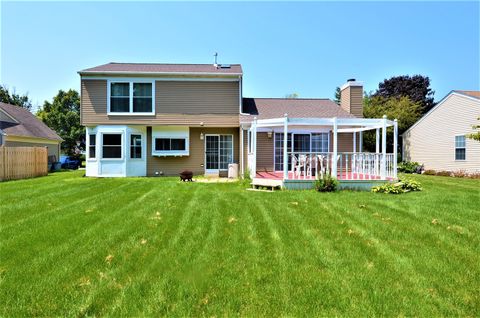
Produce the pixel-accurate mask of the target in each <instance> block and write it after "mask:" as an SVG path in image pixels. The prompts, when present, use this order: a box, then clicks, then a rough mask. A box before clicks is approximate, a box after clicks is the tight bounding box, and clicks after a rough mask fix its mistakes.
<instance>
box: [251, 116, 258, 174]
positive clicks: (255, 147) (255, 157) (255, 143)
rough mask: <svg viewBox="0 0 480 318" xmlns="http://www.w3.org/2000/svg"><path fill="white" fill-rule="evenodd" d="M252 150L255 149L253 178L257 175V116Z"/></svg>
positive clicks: (254, 124) (254, 120) (254, 121)
mask: <svg viewBox="0 0 480 318" xmlns="http://www.w3.org/2000/svg"><path fill="white" fill-rule="evenodd" d="M251 139H252V140H251V141H252V151H253V160H252V163H253V167H252V170H253V176H251V178H255V177H256V176H257V117H254V118H253V131H252V138H251Z"/></svg>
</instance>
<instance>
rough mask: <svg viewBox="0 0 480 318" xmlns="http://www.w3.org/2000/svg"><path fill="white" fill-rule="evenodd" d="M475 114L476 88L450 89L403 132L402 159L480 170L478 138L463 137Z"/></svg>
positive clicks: (479, 101) (478, 111)
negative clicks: (464, 89) (466, 89)
mask: <svg viewBox="0 0 480 318" xmlns="http://www.w3.org/2000/svg"><path fill="white" fill-rule="evenodd" d="M478 117H480V92H478V91H452V92H450V93H449V94H448V95H447V96H446V97H445V98H443V99H442V100H441V101H440V102H439V103H438V104H437V105H436V106H435V107H434V108H432V109H431V110H430V111H429V112H428V113H427V114H425V116H423V117H422V118H421V119H420V120H419V121H417V122H416V123H415V124H414V125H413V126H412V127H410V129H408V130H407V131H406V132H405V133H404V134H403V160H407V161H416V162H419V163H421V164H424V165H425V169H426V170H429V169H432V170H437V171H438V170H446V171H458V170H464V171H466V172H468V173H472V172H480V142H478V141H475V140H472V139H469V138H466V137H465V135H466V134H469V133H472V132H473V129H472V125H475V124H477V125H478V124H479V121H478V120H477V118H478Z"/></svg>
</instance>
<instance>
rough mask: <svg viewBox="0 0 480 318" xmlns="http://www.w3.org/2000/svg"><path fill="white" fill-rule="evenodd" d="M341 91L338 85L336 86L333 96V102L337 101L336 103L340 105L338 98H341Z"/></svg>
mask: <svg viewBox="0 0 480 318" xmlns="http://www.w3.org/2000/svg"><path fill="white" fill-rule="evenodd" d="M341 96H342V94H341V91H340V87H338V86H337V88H335V98H334V100H333V101H334V102H335V103H337V104H338V105H340V99H341Z"/></svg>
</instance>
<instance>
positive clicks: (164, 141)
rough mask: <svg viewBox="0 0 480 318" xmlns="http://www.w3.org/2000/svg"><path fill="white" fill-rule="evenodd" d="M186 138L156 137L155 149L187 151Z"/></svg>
mask: <svg viewBox="0 0 480 318" xmlns="http://www.w3.org/2000/svg"><path fill="white" fill-rule="evenodd" d="M186 145H187V143H186V140H185V139H184V138H155V151H185V150H186V149H187V148H186Z"/></svg>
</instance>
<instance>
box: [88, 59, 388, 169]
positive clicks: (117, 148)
mask: <svg viewBox="0 0 480 318" xmlns="http://www.w3.org/2000/svg"><path fill="white" fill-rule="evenodd" d="M79 74H80V77H81V123H82V125H84V126H86V137H87V138H86V141H87V160H86V174H87V176H112V177H113V176H158V175H178V174H179V173H180V172H181V171H183V170H191V171H192V172H193V173H194V174H215V175H218V174H224V173H226V171H227V169H228V165H229V164H230V163H239V166H240V167H239V170H240V173H241V174H243V173H244V172H245V171H246V170H247V169H249V170H252V169H253V171H255V172H256V171H272V172H275V171H283V170H284V165H283V157H284V156H283V154H284V153H285V152H286V151H287V149H285V151H284V150H283V141H282V140H283V133H282V132H283V128H282V130H278V129H277V128H276V127H273V128H265V129H263V128H260V125H261V122H262V121H265V120H266V121H267V122H268V121H269V120H275V119H277V118H281V120H282V127H283V120H284V118H285V117H284V115H285V114H288V116H289V118H291V120H292V121H291V122H290V125H291V126H290V127H291V129H290V130H288V144H287V143H286V144H287V148H288V152H290V151H294V150H295V151H297V152H309V153H318V154H320V153H328V152H332V153H336V152H338V154H340V152H342V151H343V152H349V153H351V152H358V151H361V143H362V142H361V132H362V131H364V130H367V129H377V132H378V130H379V129H380V128H383V127H387V126H393V125H394V123H393V122H392V121H388V120H387V119H362V118H361V117H362V96H363V87H362V84H361V83H359V82H356V81H354V80H351V81H349V82H348V83H346V84H345V85H344V86H343V87H342V102H341V106H339V105H337V104H335V103H334V102H333V101H331V100H329V99H285V98H243V96H242V80H243V73H242V68H241V66H240V65H239V64H232V65H215V64H214V65H211V64H210V65H207V64H135V63H109V64H105V65H101V66H97V67H93V68H89V69H85V70H83V71H80V72H79ZM332 87H333V86H332ZM295 118H297V119H298V118H303V119H305V118H307V119H312V120H317V122H315V123H310V124H309V125H304V124H299V125H300V126H298V125H296V124H294V122H295V120H294V119H295ZM335 118H338V122H337V120H336V119H335ZM334 119H335V120H334ZM289 120H290V119H289ZM318 120H320V121H318ZM322 120H323V121H322ZM257 121H258V124H255V123H257ZM334 121H335V123H338V130H335V129H336V128H335V129H334V126H333V125H334V124H333V123H334ZM253 127H255V130H253ZM257 127H259V128H258V129H257ZM334 132H337V133H338V135H337V134H334ZM354 132H355V133H354ZM252 134H254V135H255V137H252ZM377 135H378V134H377ZM335 136H337V137H338V138H334V137H335ZM292 141H293V142H292ZM377 141H378V139H377ZM257 145H258V146H257ZM335 146H336V147H335ZM257 150H258V155H257ZM377 152H379V151H377ZM254 153H255V155H254V156H253V157H252V155H253V154H254ZM249 155H250V158H249ZM288 156H291V155H290V154H288ZM392 156H393V154H392ZM334 157H335V158H337V156H334ZM252 158H253V159H255V163H254V162H253V161H252ZM338 158H340V156H338ZM384 158H386V150H385V156H384ZM377 159H378V158H377ZM339 160H340V161H339V167H340V164H341V160H342V159H339ZM347 160H348V159H347ZM350 160H351V157H350ZM372 160H373V159H372ZM377 161H378V160H377ZM249 162H250V163H251V164H249ZM372 162H373V161H372ZM289 165H291V164H290V162H289ZM385 165H386V164H385ZM392 167H393V166H392ZM347 170H348V168H347ZM350 171H351V170H350ZM372 171H373V163H372ZM255 172H254V173H255ZM392 176H393V175H392Z"/></svg>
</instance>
